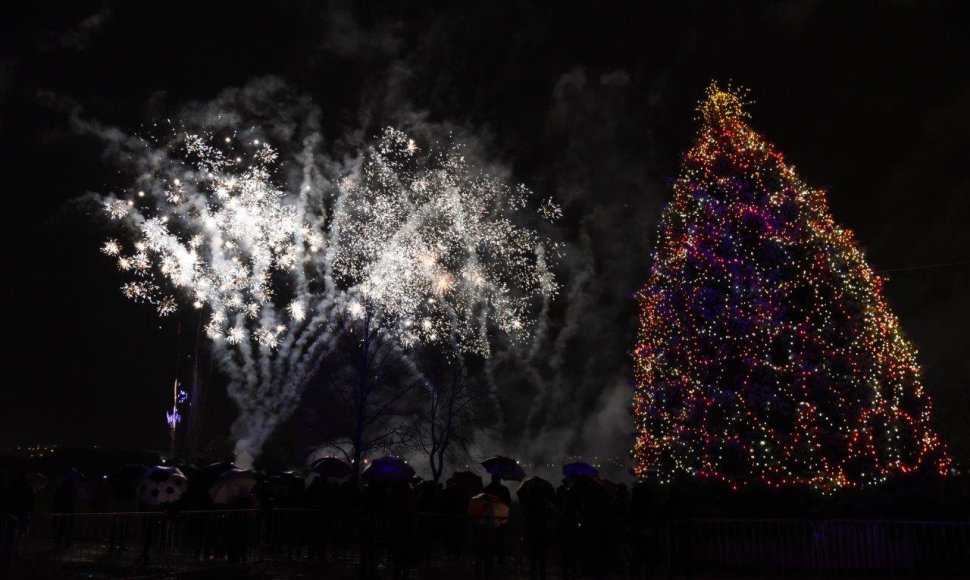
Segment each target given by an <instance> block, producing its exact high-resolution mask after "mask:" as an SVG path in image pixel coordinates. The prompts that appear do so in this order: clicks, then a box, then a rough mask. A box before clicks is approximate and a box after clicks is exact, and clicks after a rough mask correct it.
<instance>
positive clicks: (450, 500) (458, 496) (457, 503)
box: [441, 485, 469, 562]
mask: <svg viewBox="0 0 970 580" xmlns="http://www.w3.org/2000/svg"><path fill="white" fill-rule="evenodd" d="M441 495H442V497H441V511H442V513H444V514H445V515H444V518H445V526H444V540H445V541H444V544H445V553H446V554H447V556H448V560H449V561H451V562H457V561H458V560H459V558H460V557H461V546H462V544H464V543H465V536H466V535H467V532H468V522H467V517H468V499H469V498H468V493H467V492H466V491H465V490H464V489H463V488H462V487H461V486H460V485H449V486H448V487H446V488H445V490H444V491H443V492H442V494H441Z"/></svg>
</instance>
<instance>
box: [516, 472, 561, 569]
mask: <svg viewBox="0 0 970 580" xmlns="http://www.w3.org/2000/svg"><path fill="white" fill-rule="evenodd" d="M515 494H516V495H518V496H519V503H520V504H522V514H523V516H524V517H525V528H524V530H523V532H524V533H523V540H525V546H526V549H527V550H528V552H529V578H530V579H531V580H539V579H542V578H545V577H546V550H547V547H548V545H549V533H548V527H549V522H550V520H551V516H552V510H553V503H554V502H555V497H556V492H555V490H554V489H553V487H552V484H551V483H549V482H548V481H546V480H545V479H542V478H541V477H537V476H533V477H530V478H528V479H526V480H525V481H523V482H522V483H521V484H520V485H519V489H517V490H516V491H515Z"/></svg>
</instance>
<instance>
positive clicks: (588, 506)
mask: <svg viewBox="0 0 970 580" xmlns="http://www.w3.org/2000/svg"><path fill="white" fill-rule="evenodd" d="M142 470H143V467H142V466H126V468H125V469H122V470H119V471H118V472H117V473H115V474H109V475H106V476H102V477H99V478H85V477H84V476H82V475H81V474H80V473H78V472H77V471H76V470H73V469H69V470H66V471H64V472H63V473H60V474H58V475H56V476H54V477H51V478H50V479H49V480H47V479H46V478H44V479H43V480H41V479H40V478H31V477H30V474H28V473H26V472H20V473H17V474H13V473H9V472H8V473H6V474H5V477H4V480H3V487H4V489H3V490H2V493H0V498H2V500H3V504H2V506H3V511H4V512H5V513H9V514H12V515H13V517H14V518H15V519H16V521H17V522H18V525H19V529H20V530H21V531H24V530H26V529H27V528H28V526H29V525H30V519H31V515H32V514H34V513H37V512H47V513H49V514H59V515H58V516H57V519H56V521H58V522H60V523H58V524H57V525H56V527H55V529H54V531H53V537H52V540H51V544H52V546H51V547H52V549H53V550H54V551H55V552H56V551H64V550H68V549H69V548H70V546H71V544H72V541H73V536H74V535H76V532H75V530H74V525H75V524H74V519H73V518H70V517H65V516H66V515H69V514H85V513H132V512H151V513H155V514H164V517H163V518H162V517H159V518H154V519H150V520H148V519H142V520H139V521H140V522H141V523H139V524H132V523H130V521H128V522H127V523H120V522H122V520H120V519H119V520H118V522H116V523H114V524H112V527H111V528H110V530H109V531H108V532H107V533H108V534H109V535H110V544H111V546H112V549H128V548H133V549H135V550H141V558H140V560H141V561H142V562H143V563H149V561H150V558H149V556H150V553H151V551H152V550H153V549H158V548H159V547H160V545H162V544H163V543H164V542H165V541H166V537H167V534H166V532H165V531H164V529H165V526H168V525H171V524H166V523H165V522H175V521H178V520H179V519H180V518H181V519H182V520H184V521H186V522H188V521H191V520H192V518H189V517H186V515H187V514H197V513H199V512H202V511H206V510H215V511H219V512H221V513H225V512H237V513H243V512H245V513H246V514H247V519H246V520H245V521H244V523H245V525H248V526H250V527H253V529H255V530H257V532H258V533H257V534H256V536H258V539H257V540H254V539H252V537H251V536H253V535H246V534H245V533H243V532H241V531H240V530H241V529H242V527H241V526H239V525H236V524H238V523H239V522H242V521H243V520H234V521H235V522H236V524H228V523H226V522H228V521H229V520H225V519H223V520H221V521H223V523H222V524H220V526H221V527H211V526H210V528H209V529H208V530H207V531H206V532H205V533H203V532H202V531H200V530H201V528H199V529H195V528H192V525H195V524H191V525H190V524H186V526H187V527H185V529H183V530H182V531H183V532H184V533H183V534H182V536H183V537H198V538H199V541H198V542H197V543H198V546H197V548H196V554H195V555H196V556H197V557H200V558H213V557H217V558H225V559H227V560H230V561H232V560H236V561H241V560H242V559H244V558H245V557H246V556H245V555H246V553H247V549H249V548H251V547H253V543H254V542H258V543H259V544H260V548H261V549H263V550H266V551H268V553H270V554H272V555H273V556H274V557H279V558H286V559H312V560H320V561H325V560H328V559H332V558H337V559H340V558H343V559H347V558H348V557H350V555H352V559H353V560H354V561H355V563H356V564H357V566H358V569H359V570H360V571H361V576H362V577H365V578H366V577H375V576H376V574H377V570H378V565H379V564H380V563H381V562H385V563H386V565H388V566H389V567H390V569H391V570H393V575H394V576H395V577H398V578H404V577H407V576H408V573H409V570H411V569H412V568H414V567H416V566H425V565H429V564H432V563H433V560H435V559H439V560H440V561H441V562H443V563H444V564H445V565H448V564H454V565H458V563H459V562H465V561H468V560H471V561H473V562H474V565H475V568H476V570H477V571H478V573H479V574H480V576H481V577H491V576H492V575H493V573H494V570H495V568H496V566H497V565H511V564H512V562H513V561H515V562H516V563H517V565H523V566H527V567H528V568H529V569H530V572H531V575H532V577H534V578H542V577H545V575H546V568H547V559H549V558H551V557H552V556H551V554H556V555H557V556H556V557H559V558H561V561H559V562H558V565H557V566H555V567H556V568H559V569H561V570H562V571H563V575H564V576H565V577H567V578H568V577H570V574H571V573H572V575H575V574H577V573H578V572H579V570H580V569H590V568H603V569H606V568H610V567H612V566H616V565H620V564H618V563H619V562H621V561H622V562H626V561H628V560H629V561H631V562H633V563H634V565H635V567H648V566H650V565H651V561H652V558H651V556H650V543H651V542H650V539H651V537H652V535H653V534H654V532H653V525H652V524H651V522H654V521H656V518H658V517H660V515H659V514H660V513H661V512H660V511H658V506H657V505H654V504H655V503H656V502H650V501H648V496H649V492H648V488H646V487H642V488H641V487H636V488H634V491H633V493H632V494H631V492H630V490H629V489H628V487H627V486H626V485H625V484H612V483H610V482H608V481H607V480H605V479H603V478H599V477H595V476H592V475H586V474H584V475H578V476H571V477H566V478H564V480H563V481H562V483H561V484H560V485H559V486H558V487H554V486H553V485H552V484H551V483H549V482H546V481H545V480H542V479H540V478H536V477H532V478H526V479H525V481H523V482H518V481H508V480H503V479H502V478H501V477H500V476H498V475H493V476H490V477H489V476H488V475H487V474H486V478H488V479H489V481H488V482H487V483H484V482H483V481H482V479H481V477H480V476H478V475H476V474H473V473H471V472H459V473H456V474H454V475H453V476H452V477H450V478H448V479H447V480H446V481H444V482H433V481H425V480H421V479H420V478H419V477H416V476H412V477H409V478H407V479H401V478H396V479H395V478H391V479H388V480H382V479H380V478H377V479H368V478H366V477H360V478H356V477H341V478H334V477H324V476H311V477H309V478H304V477H302V476H300V475H298V474H296V473H292V472H288V473H280V474H275V475H264V474H252V473H251V472H248V473H249V474H251V476H252V478H253V480H254V482H253V483H252V485H251V486H249V487H247V486H246V485H241V486H240V489H241V492H240V493H239V495H238V496H237V497H232V498H229V499H228V500H227V499H226V498H225V497H222V496H217V495H214V494H213V490H214V489H215V487H214V485H215V483H216V482H218V481H220V479H221V478H225V477H226V476H227V475H232V474H234V473H235V474H239V473H243V472H241V471H240V470H236V469H234V466H232V465H231V464H228V463H225V464H214V465H212V466H208V467H206V468H201V469H199V468H195V467H193V466H183V468H182V471H181V472H184V473H185V476H186V479H187V485H185V489H184V492H183V493H180V494H179V495H178V497H177V498H176V499H175V501H170V502H161V503H160V502H152V501H145V498H144V495H143V494H141V493H140V491H139V490H140V488H139V485H141V484H140V483H139V476H138V473H139V472H140V471H142ZM220 471H222V473H219V472H220ZM181 472H180V473H181ZM239 477H240V478H241V477H242V476H239ZM247 477H248V475H247ZM40 484H43V485H40ZM142 491H143V490H142ZM217 500H222V502H223V503H220V501H217ZM483 502H484V503H485V504H491V503H495V504H503V505H504V506H505V508H504V510H501V509H500V510H497V511H496V510H489V511H487V513H488V514H490V515H483V514H482V513H480V512H478V511H476V508H475V507H474V505H473V504H482V503H483ZM486 507H488V506H486ZM496 513H498V514H502V515H499V516H496V515H494V514H496ZM199 521H201V520H199ZM200 525H201V524H200ZM243 527H244V526H243ZM131 528H138V529H136V530H133V529H131ZM132 531H136V532H140V533H139V534H138V537H139V542H140V544H139V545H138V546H128V545H126V544H125V537H126V536H128V535H129V534H130V533H131V532H132ZM213 532H215V533H216V535H217V536H221V537H214V536H213V535H212V534H213ZM206 534H208V535H206ZM234 534H235V535H234ZM253 537H255V536H253ZM619 550H625V551H626V552H627V555H626V557H624V558H621V557H620V554H619V553H618V551H619ZM631 554H632V558H631ZM623 565H626V564H623Z"/></svg>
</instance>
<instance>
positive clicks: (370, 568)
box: [357, 484, 382, 580]
mask: <svg viewBox="0 0 970 580" xmlns="http://www.w3.org/2000/svg"><path fill="white" fill-rule="evenodd" d="M360 506H361V521H360V546H359V549H360V563H359V566H358V568H357V577H358V578H360V579H362V580H370V579H373V578H377V527H378V517H379V516H380V514H381V512H382V509H381V489H380V488H379V487H377V486H376V485H373V484H370V485H367V486H365V487H364V489H363V490H362V491H361V496H360Z"/></svg>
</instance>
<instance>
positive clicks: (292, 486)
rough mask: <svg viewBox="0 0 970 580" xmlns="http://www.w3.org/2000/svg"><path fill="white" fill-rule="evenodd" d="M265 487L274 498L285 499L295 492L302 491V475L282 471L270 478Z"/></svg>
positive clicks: (303, 484)
mask: <svg viewBox="0 0 970 580" xmlns="http://www.w3.org/2000/svg"><path fill="white" fill-rule="evenodd" d="M267 485H268V487H269V490H270V492H272V494H273V495H275V496H276V497H286V496H288V495H290V494H292V493H293V492H295V491H302V490H303V488H304V486H305V483H304V480H303V476H302V475H300V474H298V473H296V472H293V471H284V472H283V473H280V474H277V475H273V476H271V477H270V478H269V481H268V482H267Z"/></svg>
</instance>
